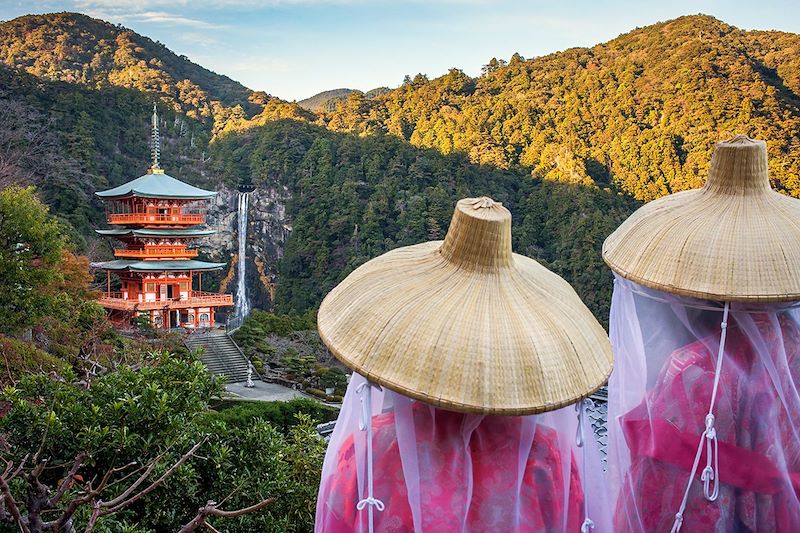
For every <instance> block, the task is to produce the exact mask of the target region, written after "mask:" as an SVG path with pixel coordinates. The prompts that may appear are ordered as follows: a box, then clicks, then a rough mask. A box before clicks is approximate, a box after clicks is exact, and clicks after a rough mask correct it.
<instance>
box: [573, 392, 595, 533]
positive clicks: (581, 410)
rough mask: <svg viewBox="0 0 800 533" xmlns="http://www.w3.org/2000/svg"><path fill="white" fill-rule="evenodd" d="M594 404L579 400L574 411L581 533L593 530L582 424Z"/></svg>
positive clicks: (587, 400) (590, 401) (589, 401)
mask: <svg viewBox="0 0 800 533" xmlns="http://www.w3.org/2000/svg"><path fill="white" fill-rule="evenodd" d="M593 405H594V403H593V402H592V400H590V399H589V398H586V399H585V400H581V401H579V402H578V403H576V404H575V411H577V412H578V431H577V434H576V435H575V444H576V445H577V446H578V448H581V451H582V454H583V458H582V460H581V488H582V489H583V517H584V519H583V524H581V533H589V531H590V530H592V529H594V522H593V521H592V519H591V518H589V491H587V490H586V436H585V433H584V423H585V419H586V416H585V414H586V409H587V408H588V407H592V406H593Z"/></svg>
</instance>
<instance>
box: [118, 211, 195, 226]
mask: <svg viewBox="0 0 800 533" xmlns="http://www.w3.org/2000/svg"><path fill="white" fill-rule="evenodd" d="M203 222H205V215H201V214H194V213H178V214H177V215H175V214H166V215H162V214H151V213H109V215H108V223H109V224H124V223H128V224H131V223H141V224H202V223H203Z"/></svg>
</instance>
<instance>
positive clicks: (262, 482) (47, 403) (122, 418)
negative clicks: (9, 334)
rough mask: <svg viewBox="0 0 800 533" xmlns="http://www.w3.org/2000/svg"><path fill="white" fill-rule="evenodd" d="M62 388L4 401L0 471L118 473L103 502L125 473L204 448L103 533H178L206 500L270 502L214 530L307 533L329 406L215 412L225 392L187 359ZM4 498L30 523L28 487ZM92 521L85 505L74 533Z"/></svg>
mask: <svg viewBox="0 0 800 533" xmlns="http://www.w3.org/2000/svg"><path fill="white" fill-rule="evenodd" d="M67 378H68V379H67V382H64V381H61V380H53V379H50V378H49V377H48V376H47V375H46V374H37V375H31V376H27V377H25V378H23V379H21V380H20V381H19V382H18V384H17V386H16V387H15V388H11V387H9V388H6V389H5V390H4V391H3V392H2V393H0V403H3V404H5V405H7V406H8V410H7V413H6V414H5V416H3V417H2V418H0V433H1V434H2V435H3V438H4V441H5V446H4V447H3V448H2V449H0V460H2V461H10V462H13V463H14V464H15V465H18V464H20V463H23V462H24V461H26V458H27V459H29V458H30V457H33V456H34V455H35V454H36V455H38V457H40V458H41V459H46V460H47V462H48V468H47V470H45V473H44V474H43V475H42V476H41V480H42V482H43V483H45V484H46V485H47V486H49V487H53V486H55V484H57V483H58V481H59V480H61V479H64V477H65V476H66V475H67V470H68V468H69V466H70V464H71V461H72V460H73V458H74V457H75V456H76V455H77V454H78V453H85V454H86V457H87V459H86V462H85V464H84V465H83V466H82V467H81V468H80V470H79V471H78V474H79V475H80V476H81V477H82V478H83V479H86V480H97V479H100V478H101V477H102V476H103V474H104V473H105V472H107V471H109V469H111V468H120V471H118V472H116V473H114V474H112V478H111V483H112V484H111V485H110V488H109V490H108V492H107V493H103V494H102V498H103V499H105V500H108V499H110V498H113V497H114V496H115V495H116V494H119V492H121V491H122V490H124V488H125V487H126V486H127V484H129V483H130V482H131V478H127V479H124V478H125V476H126V475H127V474H128V473H129V472H130V468H127V469H126V468H123V467H124V465H129V464H132V463H134V464H138V465H144V464H148V463H150V462H151V461H153V460H155V459H156V458H158V457H161V460H160V462H159V464H158V467H157V468H156V469H155V470H154V471H153V473H152V475H151V480H154V479H156V477H157V476H159V475H161V474H163V473H164V472H165V470H166V468H168V467H169V466H170V465H172V464H173V463H174V462H175V461H176V460H177V458H178V457H179V456H180V455H181V454H183V453H184V452H185V451H186V450H188V449H189V448H191V447H192V445H193V444H195V443H197V442H200V441H203V440H205V442H204V444H203V445H202V446H201V448H200V449H199V450H198V453H197V455H196V456H194V457H192V458H191V459H190V460H189V461H188V462H187V463H185V464H184V465H182V466H181V467H179V468H178V469H177V470H175V472H174V473H173V474H172V475H171V476H170V477H168V478H167V480H166V482H165V483H164V484H163V485H162V486H161V487H159V488H157V489H156V490H154V491H153V492H151V493H150V494H148V495H146V496H145V497H143V498H142V499H141V500H139V501H137V502H136V503H135V504H133V506H132V507H130V508H129V509H127V510H124V511H122V512H120V513H117V514H114V515H110V516H108V517H104V518H101V519H100V521H99V522H98V525H97V530H98V531H115V532H116V531H136V532H144V531H177V530H179V529H180V528H181V526H182V525H183V524H185V523H186V522H188V521H189V520H190V519H191V518H193V517H194V516H195V513H196V512H197V508H198V507H199V506H200V505H203V504H205V502H206V501H207V500H214V501H217V502H223V501H224V502H225V503H224V505H223V506H222V507H223V508H224V509H237V508H241V507H246V506H248V505H252V504H254V503H256V502H258V501H260V500H261V499H264V498H268V497H271V498H274V502H273V503H271V504H270V505H268V506H267V507H266V508H264V509H263V510H261V511H259V512H257V513H253V514H250V515H246V516H243V517H241V518H236V519H213V520H211V522H210V523H211V524H212V525H213V526H214V527H216V528H217V529H219V530H222V531H228V532H251V531H270V532H305V531H312V530H313V521H314V508H315V499H316V493H317V489H318V486H319V476H320V471H321V468H322V460H323V456H324V442H323V441H322V440H321V439H320V438H319V436H318V435H317V434H316V431H315V424H316V420H326V419H330V418H332V417H333V416H334V413H333V412H332V411H330V410H327V409H326V408H324V406H321V405H320V404H318V403H317V402H313V401H310V400H304V401H303V400H296V401H293V402H287V403H286V404H255V403H253V404H247V405H244V404H241V405H237V406H235V407H233V406H231V407H230V408H229V409H223V410H222V411H219V412H210V411H209V403H210V401H211V399H212V398H213V397H215V396H217V395H218V394H219V393H220V392H221V387H220V384H219V382H218V381H217V380H216V379H215V378H214V377H213V376H211V375H210V374H209V373H208V372H207V371H206V369H205V367H204V366H203V365H202V364H201V363H200V362H199V361H198V360H197V359H196V358H194V357H193V356H191V355H171V354H156V355H154V356H152V357H151V358H150V359H149V360H148V361H146V364H145V365H144V366H143V367H141V368H139V369H135V368H131V367H122V368H120V369H119V370H117V371H114V372H110V373H108V374H106V375H104V376H101V377H98V378H95V379H94V380H93V382H92V386H91V387H90V388H88V389H87V388H84V387H81V386H78V385H72V384H71V383H70V381H71V380H72V379H74V376H69V375H67ZM27 466H28V468H30V467H31V464H30V461H29V462H28V463H27ZM21 479H22V478H18V481H20V480H21ZM11 490H12V492H13V493H14V497H15V499H16V501H17V502H19V503H20V506H21V507H22V508H23V513H25V512H27V509H26V508H25V502H26V501H27V500H26V496H25V494H26V492H25V486H24V483H22V482H19V483H15V484H13V486H12V487H11ZM71 496H72V495H71V493H70V494H68V495H67V497H65V498H64V500H63V501H61V502H59V505H60V506H62V507H63V506H64V505H66V504H67V502H68V501H69V499H71ZM88 513H89V508H88V505H87V506H84V507H83V508H82V509H80V510H79V512H78V513H76V515H75V517H74V525H75V527H76V529H77V530H83V528H84V527H85V525H86V520H87V518H88Z"/></svg>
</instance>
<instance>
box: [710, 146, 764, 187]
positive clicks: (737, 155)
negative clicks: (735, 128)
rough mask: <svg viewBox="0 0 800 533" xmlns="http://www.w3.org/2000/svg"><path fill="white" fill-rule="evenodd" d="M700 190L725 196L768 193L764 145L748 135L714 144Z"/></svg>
mask: <svg viewBox="0 0 800 533" xmlns="http://www.w3.org/2000/svg"><path fill="white" fill-rule="evenodd" d="M703 190H704V191H706V192H708V193H712V194H726V195H731V194H733V195H740V194H747V195H752V194H761V193H767V192H771V191H772V187H771V186H770V184H769V172H768V169H767V143H766V142H764V141H762V140H759V139H751V138H750V137H748V136H747V135H736V136H735V137H733V138H732V139H728V140H726V141H722V142H720V143H717V146H716V147H715V148H714V154H713V155H712V156H711V167H710V168H709V170H708V179H707V180H706V185H705V187H703Z"/></svg>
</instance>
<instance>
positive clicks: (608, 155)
mask: <svg viewBox="0 0 800 533" xmlns="http://www.w3.org/2000/svg"><path fill="white" fill-rule="evenodd" d="M26 32H27V33H26ZM799 50H800V36H797V35H794V34H786V33H780V32H760V31H750V32H745V31H741V30H738V29H736V28H734V27H731V26H728V25H726V24H724V23H722V22H720V21H718V20H716V19H713V18H711V17H706V16H692V17H682V18H680V19H676V20H673V21H668V22H665V23H660V24H656V25H653V26H649V27H646V28H640V29H637V30H634V31H632V32H630V33H628V34H626V35H623V36H620V37H619V38H617V39H614V40H612V41H610V42H608V43H604V44H600V45H597V46H595V47H593V48H588V49H584V48H576V49H570V50H567V51H564V52H560V53H556V54H551V55H548V56H544V57H539V58H534V59H528V60H525V59H523V58H522V57H521V56H520V55H518V54H517V55H515V56H514V57H512V58H511V60H510V61H508V62H505V61H500V60H496V59H493V60H491V61H490V62H489V63H488V64H487V65H486V66H485V67H484V72H483V74H482V75H481V76H479V77H477V78H471V77H469V76H466V75H465V74H463V73H462V72H461V71H459V70H456V69H453V70H451V71H450V72H449V73H448V74H446V75H445V76H442V77H440V78H437V79H434V80H429V79H427V78H426V77H425V76H423V75H418V76H416V77H415V78H410V77H407V78H406V80H405V81H404V83H403V84H402V86H400V87H399V88H397V89H394V90H386V89H380V90H375V91H370V92H369V93H366V94H364V93H361V92H359V91H352V92H350V93H349V94H347V96H346V97H344V98H343V99H341V100H339V101H338V103H337V104H336V105H335V106H334V108H333V109H329V110H328V111H322V112H320V113H319V114H314V113H311V112H310V111H307V110H305V109H303V108H301V107H300V106H299V105H297V104H295V103H288V102H284V101H282V100H279V99H277V98H272V97H268V96H266V95H265V94H264V93H254V92H252V91H249V90H248V89H246V88H244V87H243V86H241V85H240V84H238V83H236V82H233V81H231V80H229V79H228V78H225V77H224V76H218V75H216V74H213V73H211V72H209V71H207V70H205V69H202V68H201V67H199V66H197V65H194V64H193V63H191V62H189V61H188V60H186V59H185V58H181V57H179V56H176V55H175V54H173V53H172V52H170V51H169V50H167V49H166V48H164V47H163V46H162V45H160V44H158V43H154V42H152V41H150V40H149V39H146V38H145V37H142V36H139V35H136V34H135V33H133V32H131V31H129V30H126V29H124V28H120V27H117V26H113V25H110V24H107V23H105V22H102V21H97V20H94V19H90V18H88V17H85V16H82V15H74V14H56V15H43V16H31V17H22V18H21V19H16V20H13V21H10V22H6V23H3V24H2V25H0V58H2V61H4V62H6V63H7V64H9V65H10V67H9V68H7V69H1V70H0V82H2V83H0V113H3V116H4V117H6V118H5V119H4V120H0V151H1V152H2V153H4V154H6V155H4V159H3V160H4V161H11V162H12V163H13V164H11V165H8V164H7V165H6V168H0V180H3V181H2V182H0V183H2V184H4V185H5V184H8V183H20V182H21V183H33V184H36V185H38V186H39V190H40V193H41V195H42V197H43V198H44V199H45V201H46V202H47V203H48V204H50V206H51V207H52V208H53V210H54V212H55V213H56V214H58V215H60V216H61V217H62V218H63V219H65V220H67V221H68V222H70V223H71V224H72V225H73V226H74V227H75V228H77V231H78V233H80V234H83V235H86V236H90V229H91V228H92V226H94V225H98V224H101V223H102V220H101V218H102V210H101V209H100V208H99V207H100V206H99V205H98V204H97V203H96V202H95V201H94V199H93V197H92V194H93V192H94V190H96V189H99V188H102V187H106V186H113V185H116V184H119V183H120V182H122V181H124V180H128V179H131V178H134V177H136V176H138V175H139V174H140V173H141V172H142V170H143V169H144V168H146V167H147V165H148V146H147V140H148V125H147V121H148V119H149V116H150V106H151V103H152V101H153V100H156V101H159V108H160V111H161V114H162V133H163V135H164V137H165V140H164V143H165V149H164V157H165V159H166V161H165V166H166V167H167V168H169V169H170V171H171V172H172V173H173V174H174V175H176V176H179V177H180V178H181V179H184V180H187V181H190V182H192V183H196V184H200V185H204V186H207V187H214V186H219V185H221V184H226V185H228V186H230V187H235V186H237V185H241V184H252V185H255V186H257V187H260V188H263V189H268V190H275V191H280V193H279V196H280V195H286V196H287V198H288V201H287V205H286V213H287V219H288V220H289V221H290V223H291V227H292V232H291V234H290V236H289V237H288V239H287V241H286V244H285V249H283V250H281V254H282V259H281V261H280V263H279V264H278V265H277V271H278V278H277V292H276V300H275V302H274V304H275V307H276V309H278V310H280V311H297V312H301V311H304V310H305V309H308V308H313V307H315V306H316V305H318V303H319V300H320V298H321V296H322V295H323V294H324V293H325V292H326V291H327V290H329V289H330V288H331V287H332V286H333V285H334V284H335V283H337V282H338V281H339V280H341V279H342V278H343V277H344V276H345V275H346V274H347V273H348V272H350V271H351V270H352V269H353V268H355V267H356V266H358V265H359V264H361V263H363V262H364V261H366V260H367V259H369V258H370V257H374V256H376V255H378V254H380V253H382V252H384V251H386V250H388V249H391V248H393V247H396V246H401V245H405V244H411V243H414V242H419V241H421V240H425V239H433V238H440V237H442V236H443V235H444V232H445V231H446V229H447V225H448V224H449V217H450V214H451V213H452V206H453V203H454V202H455V200H456V199H457V198H459V197H463V196H469V195H484V194H485V195H489V196H493V197H495V198H496V199H498V200H500V201H503V202H504V203H505V204H506V205H507V206H508V207H509V208H510V209H511V211H512V213H513V215H514V225H515V229H514V238H515V242H514V245H515V248H516V249H517V250H518V251H519V252H521V253H525V254H527V255H530V256H532V257H535V258H537V259H539V260H541V261H542V262H543V263H545V264H546V265H547V266H548V267H550V268H552V269H553V270H555V271H556V272H558V273H559V274H561V275H563V276H564V277H566V278H567V279H568V280H569V281H571V282H572V283H573V284H574V285H575V287H576V289H577V290H578V292H579V294H580V295H581V296H582V297H583V298H584V300H586V301H587V303H588V304H589V305H590V307H591V308H592V309H593V310H594V311H595V312H596V313H597V315H598V317H599V318H601V319H605V317H606V316H607V308H608V296H609V294H610V288H611V283H610V279H611V276H610V274H609V272H608V270H607V269H606V268H605V267H604V266H603V264H602V261H601V259H600V254H599V250H600V244H601V243H602V241H603V239H604V238H605V236H606V235H607V234H608V233H610V232H611V231H612V230H613V229H614V228H615V227H616V226H617V225H618V224H619V223H620V222H621V221H622V220H623V219H624V218H625V217H626V216H627V215H628V214H629V213H630V212H632V210H633V209H635V207H636V205H638V202H637V200H639V201H647V200H651V199H653V198H656V197H659V196H662V195H664V194H667V193H669V192H672V191H677V190H682V189H685V188H688V187H695V186H698V185H699V184H701V183H702V180H703V178H704V176H705V172H706V169H707V166H708V161H709V157H710V154H711V149H712V147H713V144H714V143H715V142H716V141H717V140H719V139H721V138H724V137H727V136H729V135H732V134H733V133H740V132H745V133H749V134H751V135H753V136H756V137H760V138H764V139H767V141H768V143H769V150H770V156H771V175H772V178H773V180H774V182H775V184H776V185H777V186H779V187H780V188H782V189H783V190H785V191H787V192H788V193H789V194H792V195H796V196H797V195H800V157H798V156H800V140H799V139H798V135H800V134H799V133H798V132H800V111H798V106H800V74H798V72H800V68H798V67H800V56H799V55H798V51H799ZM17 69H24V70H25V71H27V72H22V71H20V70H17ZM181 87H190V88H193V89H192V90H186V91H183V90H182V89H181ZM98 88H103V89H104V90H103V91H99V90H98ZM195 89H196V90H195ZM31 126H35V127H31ZM45 153H46V154H47V157H39V155H38V154H45ZM12 156H13V157H12Z"/></svg>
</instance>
